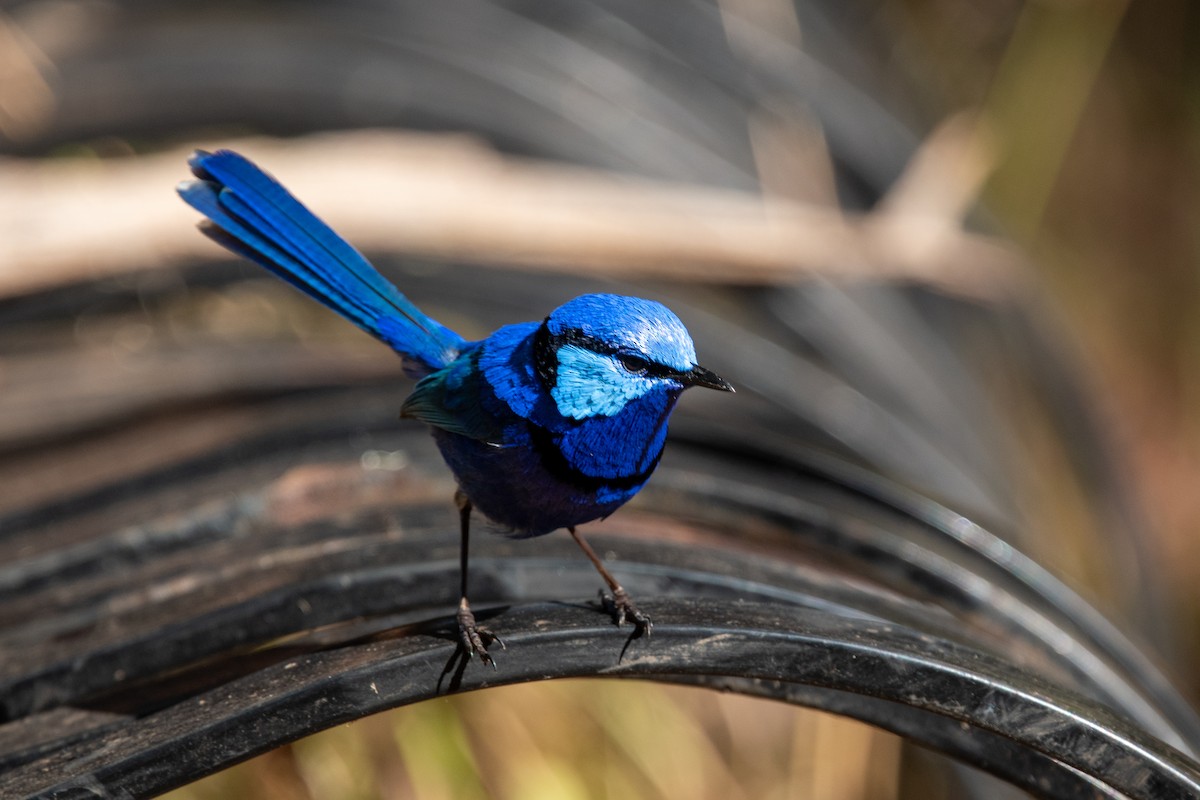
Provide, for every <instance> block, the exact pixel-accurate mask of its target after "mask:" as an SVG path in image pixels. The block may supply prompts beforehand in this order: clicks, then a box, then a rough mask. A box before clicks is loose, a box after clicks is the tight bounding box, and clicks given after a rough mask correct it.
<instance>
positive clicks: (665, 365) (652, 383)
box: [534, 294, 733, 419]
mask: <svg viewBox="0 0 1200 800" xmlns="http://www.w3.org/2000/svg"><path fill="white" fill-rule="evenodd" d="M534 352H535V356H536V359H537V369H538V374H539V375H541V378H542V381H543V382H544V383H545V385H546V386H547V387H548V388H549V390H550V394H551V396H552V397H553V398H554V402H555V404H556V405H557V406H558V410H559V413H561V414H562V415H563V416H565V417H570V418H571V419H586V418H588V417H595V416H612V415H614V414H616V413H618V412H619V411H621V409H623V408H624V407H625V405H626V404H628V403H629V402H631V401H633V400H635V399H637V398H639V397H642V396H644V395H646V394H648V393H650V392H669V393H675V394H677V393H679V392H681V391H683V390H684V389H686V388H688V387H689V386H706V387H708V388H710V389H719V390H721V391H726V392H732V391H733V387H732V386H730V385H729V383H728V382H726V381H725V380H724V379H723V378H721V377H720V376H719V375H717V374H716V373H715V372H712V371H710V370H707V369H705V368H704V367H701V366H700V365H698V364H697V363H696V348H695V345H693V344H692V337H691V336H689V335H688V332H687V329H686V328H684V327H683V323H682V322H680V321H679V317H677V316H675V315H674V314H673V313H671V311H670V309H668V308H667V307H666V306H664V305H662V304H661V303H656V302H654V301H653V300H642V299H641V298H637V297H622V296H620V295H615V294H587V295H583V296H582V297H576V298H575V299H574V300H571V301H570V302H568V303H565V304H564V305H561V306H559V307H558V308H557V309H555V310H554V313H552V314H551V315H550V316H548V317H546V321H545V322H543V323H542V325H541V327H540V328H539V329H538V332H537V335H536V338H535V340H534Z"/></svg>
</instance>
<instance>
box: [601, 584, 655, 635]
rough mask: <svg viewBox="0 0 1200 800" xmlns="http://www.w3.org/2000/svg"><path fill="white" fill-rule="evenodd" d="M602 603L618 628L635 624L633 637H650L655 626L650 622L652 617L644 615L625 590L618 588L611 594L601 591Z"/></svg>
mask: <svg viewBox="0 0 1200 800" xmlns="http://www.w3.org/2000/svg"><path fill="white" fill-rule="evenodd" d="M600 602H601V603H602V604H603V605H604V610H605V611H607V612H608V613H610V614H612V618H613V621H614V622H616V623H617V625H618V626H620V625H624V624H625V623H626V622H632V623H633V637H632V638H635V639H636V638H637V637H639V636H643V635H645V636H649V635H650V632H651V630H652V629H653V628H654V624H653V623H652V622H651V621H650V617H648V616H647V615H646V614H644V613H643V612H642V611H641V609H639V608H638V607H637V604H636V603H634V602H633V600H632V599H631V598H630V597H629V594H628V593H627V592H626V591H625V589H623V588H621V587H618V588H617V590H616V591H615V592H613V593H612V594H609V593H608V592H606V591H604V590H603V589H601V590H600Z"/></svg>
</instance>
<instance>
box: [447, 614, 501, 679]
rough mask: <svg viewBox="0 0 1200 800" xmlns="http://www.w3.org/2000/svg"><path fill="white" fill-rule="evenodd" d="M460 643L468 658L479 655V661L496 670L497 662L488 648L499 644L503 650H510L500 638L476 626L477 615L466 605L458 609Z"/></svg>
mask: <svg viewBox="0 0 1200 800" xmlns="http://www.w3.org/2000/svg"><path fill="white" fill-rule="evenodd" d="M458 641H459V642H460V643H461V644H462V646H463V649H464V650H466V653H467V657H468V658H470V657H471V656H473V655H476V654H478V655H479V660H480V661H481V662H482V663H484V664H486V665H487V666H489V667H491V668H492V669H496V662H495V661H494V660H493V659H492V657H491V655H490V654H489V653H488V651H487V649H488V646H489V645H491V644H498V645H500V649H501V650H506V649H508V648H506V647H505V646H504V641H503V640H502V639H501V638H500V637H499V636H497V635H496V634H494V633H492V632H491V631H489V630H488V629H487V628H484V627H482V626H480V625H476V624H475V615H474V614H473V613H471V609H470V607H469V606H466V605H463V606H460V607H459V609H458Z"/></svg>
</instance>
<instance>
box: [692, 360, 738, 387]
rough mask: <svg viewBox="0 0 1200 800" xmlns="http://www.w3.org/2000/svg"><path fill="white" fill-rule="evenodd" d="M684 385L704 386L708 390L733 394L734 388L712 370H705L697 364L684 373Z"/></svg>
mask: <svg viewBox="0 0 1200 800" xmlns="http://www.w3.org/2000/svg"><path fill="white" fill-rule="evenodd" d="M680 377H682V378H683V383H684V385H685V386H703V387H705V388H707V389H716V390H717V391H721V392H732V391H733V390H734V389H733V386H732V385H731V384H730V383H729V381H727V380H725V379H724V378H722V377H721V376H720V375H718V374H717V373H715V372H713V371H712V370H711V369H705V368H704V367H702V366H700V365H699V364H697V365H696V366H694V367H692V368H691V370H689V371H688V372H685V373H683V375H682V376H680Z"/></svg>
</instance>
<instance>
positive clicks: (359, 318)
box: [179, 150, 732, 663]
mask: <svg viewBox="0 0 1200 800" xmlns="http://www.w3.org/2000/svg"><path fill="white" fill-rule="evenodd" d="M189 163H190V166H191V168H192V172H193V174H195V176H196V178H197V180H194V181H188V182H185V183H183V184H180V186H179V194H180V196H181V197H182V198H183V199H184V200H185V201H186V202H187V203H189V204H190V205H191V206H192V207H194V208H195V209H197V210H198V211H200V212H201V213H202V214H204V215H205V216H206V217H207V218H208V220H207V221H205V222H204V223H202V225H201V230H203V232H204V233H205V234H206V235H208V236H210V237H211V238H213V239H214V240H215V241H217V242H218V243H220V244H221V245H223V246H225V247H227V248H228V249H230V250H232V251H233V252H235V253H238V254H239V255H242V256H245V257H247V258H249V259H251V260H253V261H255V262H257V263H259V264H261V265H262V266H264V267H266V268H267V269H269V270H271V271H272V272H274V273H275V274H276V275H278V276H280V277H281V278H283V279H284V280H286V281H288V282H289V283H291V284H292V285H294V286H296V287H297V288H299V289H300V290H301V291H304V292H305V293H307V294H308V295H310V296H312V297H313V298H315V299H317V300H319V301H320V302H322V303H324V304H325V305H327V306H329V307H330V308H332V309H333V310H334V311H337V312H338V313H339V314H341V315H342V316H344V317H346V318H347V319H349V320H350V321H351V322H353V323H355V324H356V325H358V326H359V327H361V328H363V329H364V330H366V331H367V332H369V333H371V334H373V335H374V336H376V337H377V338H379V339H381V340H382V341H384V342H385V343H387V344H388V345H390V346H391V347H392V348H393V349H394V350H396V351H397V352H398V353H399V354H400V355H401V356H402V357H403V359H404V368H405V371H406V372H407V373H408V374H409V375H412V376H413V377H419V378H420V379H421V380H420V381H419V382H418V383H417V385H416V387H415V388H414V390H413V392H412V394H411V395H410V396H409V398H408V399H407V400H406V401H405V403H404V405H403V407H402V410H401V414H402V416H406V417H412V418H415V419H419V420H421V421H423V422H425V423H426V424H428V425H429V426H430V427H431V428H432V429H433V433H434V439H435V441H436V442H437V445H438V448H439V449H440V450H441V453H442V456H443V457H444V458H445V460H446V463H447V464H448V465H449V466H450V469H451V471H453V473H454V475H455V477H456V478H457V480H458V483H459V487H460V490H459V493H458V496H457V500H458V504H459V509H460V512H461V528H462V600H461V602H460V605H459V613H458V622H459V628H460V637H461V640H462V642H463V645H464V646H465V647H466V649H467V652H468V653H471V652H475V653H478V654H479V655H480V657H481V658H482V659H483V660H484V661H485V662H487V663H492V660H491V658H490V657H489V656H488V653H487V649H486V645H487V644H489V643H490V642H491V641H492V640H494V639H495V637H494V636H493V635H492V634H491V633H490V632H488V631H486V630H484V629H483V628H480V627H478V626H477V625H476V624H475V620H474V616H473V615H472V614H471V611H470V606H469V604H468V602H467V597H466V595H467V591H466V585H467V541H468V532H469V521H470V514H471V510H472V508H477V509H479V511H481V512H482V513H483V514H484V515H485V516H487V517H488V518H490V519H492V520H493V521H495V522H496V523H498V524H499V525H501V526H503V527H504V528H506V529H508V530H509V531H510V532H511V533H512V534H513V535H515V536H538V535H541V534H545V533H549V532H551V531H554V530H557V529H559V528H566V529H567V530H568V531H570V533H571V535H572V536H573V537H574V538H575V539H576V541H577V542H578V543H579V545H580V546H581V547H582V548H583V550H584V552H585V553H586V554H587V555H588V557H589V558H590V559H591V560H592V562H593V564H595V566H596V568H597V569H598V570H599V571H600V573H601V575H602V576H603V577H604V579H605V581H606V582H607V584H608V586H609V589H610V590H611V591H612V596H611V598H608V602H609V603H610V604H611V608H612V610H613V611H614V613H615V615H616V618H617V621H618V623H620V622H622V621H624V620H625V619H626V618H629V619H631V620H633V621H634V622H635V624H636V630H635V633H641V632H648V631H649V627H650V622H649V618H647V617H646V616H645V615H644V614H642V613H641V612H640V611H639V610H638V609H637V607H636V605H634V603H633V602H632V601H631V600H630V599H629V597H628V595H627V594H626V593H625V591H624V589H622V588H621V586H620V584H619V583H617V581H616V580H615V579H613V577H612V576H611V575H610V574H609V573H608V571H607V570H606V569H605V568H604V565H603V564H602V563H601V562H600V560H599V559H598V558H597V557H596V555H595V553H594V552H593V551H592V550H591V548H590V547H589V546H588V545H587V543H586V541H584V540H583V539H582V537H580V536H579V534H578V532H577V531H576V526H578V525H580V524H582V523H584V522H589V521H591V520H594V519H598V518H601V517H605V516H607V515H609V514H611V513H612V512H613V511H615V510H616V509H617V508H619V507H620V506H621V505H622V504H623V503H625V502H626V501H627V500H629V498H631V497H633V495H635V494H636V493H637V492H638V490H639V489H641V488H642V486H643V485H644V484H645V483H646V481H647V480H648V479H649V477H650V474H651V473H652V472H653V471H654V468H655V466H656V465H657V464H658V460H659V458H660V456H661V455H662V450H663V444H664V442H665V439H666V433H667V419H668V417H669V416H670V414H671V410H672V409H673V408H674V406H675V402H676V400H677V399H678V398H679V395H680V394H681V393H682V392H683V390H684V389H686V388H688V387H690V386H706V387H709V388H713V389H721V390H725V391H732V387H731V386H730V385H729V384H728V383H726V382H725V381H724V380H722V379H721V378H720V377H718V376H717V375H715V374H714V373H712V372H710V371H708V370H706V369H704V368H703V367H700V366H698V365H697V364H696V353H695V347H694V345H693V344H692V339H691V337H690V336H689V335H688V332H687V330H686V329H685V328H684V326H683V323H682V322H680V320H679V318H678V317H676V316H675V315H674V314H673V313H671V311H670V310H668V309H667V308H666V307H665V306H663V305H661V304H660V303H656V302H653V301H650V300H643V299H640V298H636V297H622V296H619V295H611V294H592V295H584V296H582V297H577V298H575V299H574V300H571V301H570V302H568V303H565V304H564V305H562V306H560V307H559V308H557V309H556V310H555V311H553V312H552V313H551V314H550V316H548V317H547V318H546V319H545V320H544V321H542V322H540V323H538V322H526V323H520V324H517V325H507V326H505V327H503V328H501V329H499V330H498V331H496V332H495V333H493V334H492V335H491V336H489V337H488V338H486V339H484V340H482V341H478V342H468V341H466V340H464V339H463V338H462V337H460V336H459V335H457V334H456V333H454V332H453V331H451V330H449V329H448V328H445V327H444V326H442V325H441V324H439V323H438V322H436V321H435V320H433V319H430V318H429V317H427V316H425V315H424V314H422V313H421V311H420V310H419V309H418V308H417V307H416V306H415V305H413V304H412V303H411V302H410V301H409V300H408V299H407V298H406V297H404V295H402V294H401V293H400V292H399V291H397V289H396V288H395V286H393V285H392V284H391V283H390V282H388V281H387V280H386V279H385V278H384V277H383V276H382V275H380V274H379V273H378V272H377V271H376V270H375V268H374V267H372V266H371V265H370V263H369V262H368V261H367V260H366V259H365V258H364V257H363V256H362V255H361V254H360V253H359V252H358V251H357V250H355V249H354V248H353V247H351V246H350V245H349V244H348V243H347V242H346V241H345V240H344V239H342V238H341V237H340V236H338V235H337V234H336V233H334V232H333V230H331V229H330V228H329V227H328V226H327V225H326V224H325V223H324V222H322V221H321V220H320V219H318V218H317V217H316V216H315V215H314V214H312V212H310V211H309V210H308V209H307V208H305V207H304V206H303V205H302V204H301V203H300V202H299V201H298V200H296V199H295V198H294V197H293V196H292V195H291V194H289V193H288V191H287V190H286V189H284V188H283V187H282V186H280V185H279V184H278V183H277V182H276V181H275V180H274V179H272V178H271V177H270V176H268V175H267V174H266V173H264V172H262V171H261V170H260V169H259V168H258V167H256V166H255V165H254V164H253V163H251V162H250V161H249V160H247V159H245V158H243V157H242V156H240V155H238V154H237V153H233V152H231V151H227V150H222V151H218V152H216V153H205V152H197V153H196V155H195V156H194V157H193V158H192V159H191V161H190V162H189Z"/></svg>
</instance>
